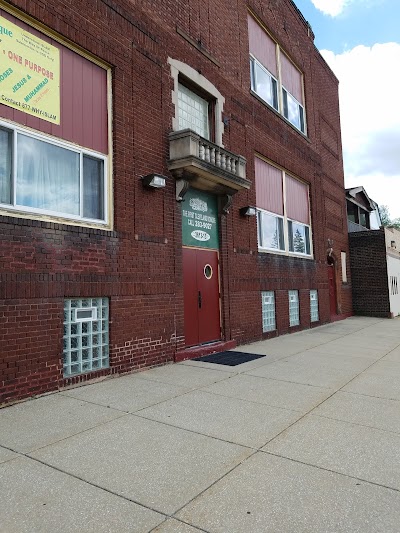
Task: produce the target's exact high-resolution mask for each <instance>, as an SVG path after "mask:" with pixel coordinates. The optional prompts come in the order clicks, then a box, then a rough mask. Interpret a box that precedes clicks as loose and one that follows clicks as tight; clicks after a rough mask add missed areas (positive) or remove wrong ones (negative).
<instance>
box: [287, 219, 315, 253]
mask: <svg viewBox="0 0 400 533" xmlns="http://www.w3.org/2000/svg"><path fill="white" fill-rule="evenodd" d="M288 230H289V251H290V252H294V253H297V254H305V255H310V228H309V227H308V226H306V225H304V224H299V223H298V222H293V221H292V220H288Z"/></svg>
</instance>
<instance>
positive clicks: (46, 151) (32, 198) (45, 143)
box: [0, 126, 107, 223]
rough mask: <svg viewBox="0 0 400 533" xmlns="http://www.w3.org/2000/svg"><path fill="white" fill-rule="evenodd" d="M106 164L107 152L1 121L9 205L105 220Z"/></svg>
mask: <svg viewBox="0 0 400 533" xmlns="http://www.w3.org/2000/svg"><path fill="white" fill-rule="evenodd" d="M14 161H15V164H12V162H14ZM106 166H107V165H106V157H105V156H103V155H101V154H98V153H94V152H91V151H87V150H84V149H80V148H77V147H75V146H73V145H70V144H68V143H66V142H61V141H58V140H56V139H51V140H50V139H49V138H47V137H44V136H41V135H36V134H33V133H30V132H29V133H28V132H27V131H25V130H23V129H21V128H19V127H13V128H11V127H8V126H7V127H6V126H0V204H2V205H3V207H6V208H8V209H15V210H18V211H25V212H30V213H43V214H49V215H54V216H61V217H65V218H70V219H76V220H88V221H94V222H103V223H105V221H106V194H105V191H106Z"/></svg>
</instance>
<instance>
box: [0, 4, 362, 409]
mask: <svg viewBox="0 0 400 533" xmlns="http://www.w3.org/2000/svg"><path fill="white" fill-rule="evenodd" d="M18 8H19V9H20V10H18ZM0 17H1V18H0V25H1V26H2V41H1V42H0V48H1V50H2V52H3V53H2V54H1V56H2V58H3V60H4V61H3V62H2V65H4V67H2V71H1V72H0V88H1V94H2V96H1V103H0V247H1V255H0V401H1V402H4V401H9V400H14V399H19V398H23V397H27V396H29V395H33V394H39V393H43V392H46V391H51V390H56V389H57V388H62V387H65V386H69V385H72V384H75V383H78V382H81V381H86V380H90V379H94V378H99V377H102V376H106V375H108V374H118V373H123V372H128V371H132V370H137V369H140V368H142V367H146V366H154V365H160V364H163V363H166V362H171V361H174V360H175V361H177V360H182V359H185V358H190V357H194V356H196V355H198V354H202V353H207V352H210V351H219V350H221V349H226V348H229V347H232V346H235V345H236V344H238V343H246V342H250V341H253V340H256V339H262V338H269V337H272V336H275V335H280V334H284V333H289V332H292V331H297V330H299V329H301V328H308V327H310V326H312V325H316V324H322V323H326V322H329V321H330V320H332V319H336V318H338V317H344V316H348V315H349V314H351V312H352V304H351V284H350V279H349V272H348V271H347V268H346V256H348V235H347V227H346V209H345V196H344V185H343V184H344V179H343V160H342V150H341V135H340V121H339V104H338V82H337V79H336V78H335V76H334V75H333V73H332V71H331V70H330V69H329V67H328V66H327V64H326V63H325V61H324V60H323V58H322V57H321V55H320V54H319V52H318V51H317V49H316V48H315V46H314V43H313V34H312V31H311V29H310V27H309V25H308V24H307V22H306V21H305V20H304V18H303V17H302V15H301V13H300V12H299V11H298V9H297V8H296V6H295V4H294V3H293V2H292V1H291V0H282V1H281V2H279V3H278V2H274V5H273V6H272V4H271V3H266V2H264V1H261V0H251V1H250V2H248V3H247V2H245V1H244V0H240V1H239V2H237V3H236V4H235V7H234V9H233V8H232V6H231V4H230V3H229V2H220V1H216V0H211V1H210V2H208V3H206V4H204V3H201V2H200V3H199V2H198V3H189V2H181V1H177V0H174V1H173V0H166V1H164V2H157V3H155V2H154V1H153V0H152V1H150V0H142V2H140V3H132V2H128V1H125V0H98V1H96V2H94V3H93V2H77V1H74V0H72V1H71V2H68V3H64V2H63V3H60V2H58V1H55V0H47V1H46V6H45V8H44V7H43V2H41V1H39V0H31V1H30V2H25V1H24V0H15V1H13V4H12V5H11V4H9V3H5V2H0ZM253 215H256V216H253ZM343 254H344V256H343ZM343 257H344V258H345V260H344V262H343Z"/></svg>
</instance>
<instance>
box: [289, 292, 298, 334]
mask: <svg viewBox="0 0 400 533" xmlns="http://www.w3.org/2000/svg"><path fill="white" fill-rule="evenodd" d="M299 324H300V308H299V291H297V290H293V291H289V325H290V327H292V326H298V325H299Z"/></svg>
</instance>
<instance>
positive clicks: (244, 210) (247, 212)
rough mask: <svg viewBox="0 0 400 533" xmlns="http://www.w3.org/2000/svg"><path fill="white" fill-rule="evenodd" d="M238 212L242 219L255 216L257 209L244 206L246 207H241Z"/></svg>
mask: <svg viewBox="0 0 400 533" xmlns="http://www.w3.org/2000/svg"><path fill="white" fill-rule="evenodd" d="M239 212H240V214H241V215H242V217H254V216H255V215H256V214H257V208H256V207H254V206H252V205H246V207H241V208H240V209H239Z"/></svg>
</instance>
